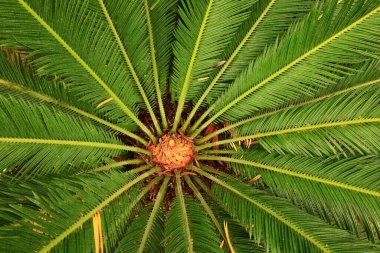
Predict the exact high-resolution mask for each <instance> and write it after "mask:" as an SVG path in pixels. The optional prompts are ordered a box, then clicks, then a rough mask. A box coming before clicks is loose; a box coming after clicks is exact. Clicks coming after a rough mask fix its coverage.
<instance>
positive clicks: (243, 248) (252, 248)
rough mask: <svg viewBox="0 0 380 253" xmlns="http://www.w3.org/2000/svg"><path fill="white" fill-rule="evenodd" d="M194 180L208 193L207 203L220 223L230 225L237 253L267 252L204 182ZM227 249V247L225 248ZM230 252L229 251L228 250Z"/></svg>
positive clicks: (232, 241) (232, 240)
mask: <svg viewBox="0 0 380 253" xmlns="http://www.w3.org/2000/svg"><path fill="white" fill-rule="evenodd" d="M194 180H195V181H196V182H197V183H198V185H199V186H200V187H201V188H202V189H203V190H204V191H205V192H206V193H207V196H206V197H205V199H206V201H207V203H208V204H209V205H210V208H211V209H212V211H213V213H214V214H215V215H216V217H217V219H218V220H220V221H225V222H227V224H228V229H229V231H230V240H231V243H232V245H233V248H234V250H236V252H247V253H249V252H257V253H259V252H265V248H264V247H263V246H261V245H259V244H258V243H257V242H255V241H254V240H253V239H252V238H251V236H250V235H249V234H248V232H247V231H246V228H243V225H242V224H240V223H239V222H238V221H236V220H235V219H233V218H232V217H231V216H230V215H229V214H228V212H227V211H228V210H227V208H226V206H224V205H223V204H222V203H220V202H219V200H218V199H217V198H216V196H215V194H214V193H213V192H212V191H211V189H210V188H208V187H207V186H206V185H205V184H204V182H203V181H202V180H200V179H199V178H197V177H195V178H194ZM225 248H227V247H225ZM226 251H227V252H229V251H228V250H226Z"/></svg>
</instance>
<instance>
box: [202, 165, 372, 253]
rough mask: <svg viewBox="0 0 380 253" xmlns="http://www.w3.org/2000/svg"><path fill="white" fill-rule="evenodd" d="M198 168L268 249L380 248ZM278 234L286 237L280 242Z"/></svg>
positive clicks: (273, 198)
mask: <svg viewBox="0 0 380 253" xmlns="http://www.w3.org/2000/svg"><path fill="white" fill-rule="evenodd" d="M196 171H197V172H199V173H201V174H202V175H204V176H206V177H208V178H209V179H211V180H212V181H213V182H214V184H213V188H212V189H213V191H214V193H215V194H216V196H217V197H218V199H220V201H221V202H222V203H224V204H225V205H226V206H227V208H228V210H229V213H230V214H231V215H232V216H233V217H236V218H238V219H239V220H240V222H241V223H242V224H246V225H247V226H248V231H250V232H251V233H253V235H254V236H255V238H256V239H257V240H258V241H260V240H261V239H264V242H265V245H266V247H267V249H268V250H273V251H286V252H288V251H289V252H290V251H297V252H298V251H302V249H305V248H307V249H308V251H309V252H321V251H323V252H352V251H360V252H374V251H375V250H378V249H379V246H376V245H375V244H369V243H367V242H365V241H360V240H356V239H355V238H354V237H353V236H351V235H350V234H349V233H347V232H345V231H344V230H340V229H337V228H335V227H334V226H331V225H328V224H327V223H324V222H323V221H322V220H320V219H318V218H316V217H314V216H312V215H308V214H306V213H305V212H303V211H301V210H299V209H297V208H296V207H294V206H293V205H291V204H290V203H289V202H287V201H284V200H282V199H280V198H276V197H274V196H271V195H267V194H265V193H263V192H262V191H259V190H255V189H254V188H253V187H250V186H248V185H246V184H244V183H241V182H239V181H237V180H233V179H227V178H223V179H218V178H216V177H214V176H212V175H210V174H208V173H206V172H203V171H201V170H199V169H196ZM274 234H275V235H276V236H273V235H274ZM278 237H280V238H283V240H281V241H279V240H278Z"/></svg>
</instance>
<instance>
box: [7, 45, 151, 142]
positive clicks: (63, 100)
mask: <svg viewBox="0 0 380 253" xmlns="http://www.w3.org/2000/svg"><path fill="white" fill-rule="evenodd" d="M8 59H13V60H8ZM32 70H33V69H31V68H30V66H28V65H26V64H25V63H23V62H22V59H20V56H18V55H17V54H14V53H9V52H7V53H6V54H0V91H1V94H2V95H4V96H5V95H6V94H7V95H8V94H9V95H11V96H13V97H22V98H23V99H25V100H37V101H38V103H41V102H43V103H47V104H49V106H50V107H52V106H53V107H54V108H56V109H61V110H66V111H70V112H73V113H75V115H73V116H82V117H83V118H84V119H87V120H92V121H94V122H97V123H99V124H100V125H104V126H107V127H108V128H109V129H112V130H114V131H118V132H120V133H123V134H125V135H127V136H130V137H132V138H134V139H136V140H138V141H139V142H141V143H143V144H144V145H146V144H147V142H146V141H145V140H144V139H142V138H141V137H139V136H137V135H136V134H133V133H132V132H130V131H128V130H127V129H131V127H127V128H126V127H125V126H124V127H121V126H118V124H122V122H112V121H110V120H109V119H107V117H106V115H104V114H102V113H100V112H97V111H96V108H94V107H92V106H91V104H88V103H86V102H84V101H80V100H78V98H77V97H76V94H73V93H71V92H70V91H69V89H68V87H67V85H66V84H65V83H63V82H56V81H50V80H48V79H47V78H41V77H38V76H36V75H34V74H33V72H32ZM104 118H105V119H104ZM132 130H133V128H132Z"/></svg>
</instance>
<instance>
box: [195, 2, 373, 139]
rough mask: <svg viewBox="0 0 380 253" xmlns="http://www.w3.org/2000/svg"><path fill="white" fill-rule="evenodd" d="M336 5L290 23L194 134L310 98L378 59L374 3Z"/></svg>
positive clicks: (323, 6) (327, 5)
mask: <svg viewBox="0 0 380 253" xmlns="http://www.w3.org/2000/svg"><path fill="white" fill-rule="evenodd" d="M339 6H340V5H339V3H338V1H328V2H325V3H323V4H318V5H317V6H316V7H315V8H313V11H311V12H310V14H309V15H308V16H307V17H306V18H305V19H303V20H301V21H300V22H298V23H296V24H295V25H293V26H292V28H291V29H290V30H289V32H287V34H286V35H285V36H284V37H283V38H281V40H279V42H278V44H277V45H274V46H271V47H269V48H268V50H266V51H265V52H264V53H263V55H261V56H260V57H258V58H257V60H256V61H255V62H253V63H252V64H251V66H250V67H249V68H248V69H247V70H246V71H245V72H244V73H242V74H241V75H240V76H239V77H238V78H237V79H236V80H235V82H234V83H233V84H231V86H230V88H229V89H228V90H226V92H225V93H223V95H222V96H221V98H219V99H218V101H217V102H216V103H215V104H214V105H212V106H211V108H210V109H209V110H208V111H207V113H209V112H211V114H212V115H213V116H212V117H211V118H210V119H209V120H208V121H207V122H206V123H204V124H203V125H202V126H201V127H200V128H199V129H198V130H197V131H196V133H195V134H199V133H200V131H201V130H202V129H204V128H205V127H207V126H208V125H209V124H210V123H211V122H213V121H215V120H216V119H217V118H219V117H220V116H222V117H221V119H222V120H227V121H229V122H235V121H237V120H242V119H244V118H246V117H247V116H250V115H251V114H252V113H255V112H258V111H261V110H264V109H270V108H275V107H278V106H280V105H282V104H284V103H285V102H289V101H292V100H297V99H299V98H301V97H305V96H306V97H311V96H313V95H314V94H315V93H316V90H319V89H320V88H321V87H328V86H329V85H331V84H334V83H336V82H337V81H338V80H339V79H340V78H342V77H344V76H347V75H349V74H351V73H355V71H357V70H356V69H358V68H360V66H361V63H362V62H364V61H366V60H369V59H373V58H378V51H379V46H378V43H377V42H378V40H379V39H380V38H379V33H377V32H376V27H377V24H378V22H379V18H380V14H379V10H380V9H379V8H380V7H378V4H377V1H366V2H365V3H359V2H357V1H355V0H352V1H347V2H345V4H344V5H343V6H341V8H339ZM347 17H350V18H349V19H348V18H347ZM348 44H349V45H350V46H347V45H348Z"/></svg>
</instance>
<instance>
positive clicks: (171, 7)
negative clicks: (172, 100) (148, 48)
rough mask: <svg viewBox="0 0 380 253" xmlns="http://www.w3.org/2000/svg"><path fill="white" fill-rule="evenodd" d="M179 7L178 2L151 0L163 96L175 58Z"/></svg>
mask: <svg viewBox="0 0 380 253" xmlns="http://www.w3.org/2000/svg"><path fill="white" fill-rule="evenodd" d="M155 3H157V4H155ZM177 5H178V0H159V1H156V0H149V6H151V12H150V16H151V20H152V27H153V37H154V42H155V52H156V61H157V68H158V71H159V73H158V75H159V77H158V79H159V82H160V87H161V93H162V94H163V95H165V94H166V92H167V90H168V81H169V75H170V67H171V64H172V63H171V60H172V57H173V50H172V46H173V41H174V30H175V25H176V21H177V8H178V7H177ZM153 7H154V8H153Z"/></svg>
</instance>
